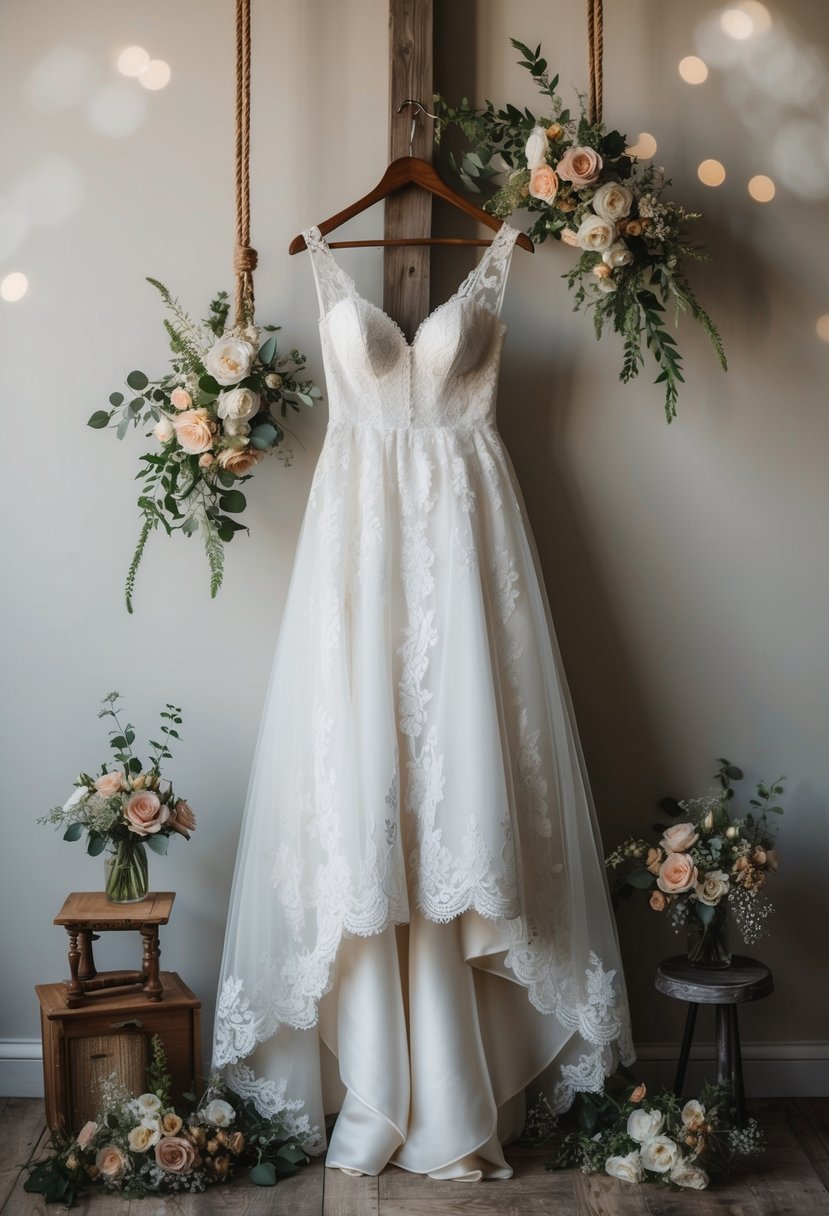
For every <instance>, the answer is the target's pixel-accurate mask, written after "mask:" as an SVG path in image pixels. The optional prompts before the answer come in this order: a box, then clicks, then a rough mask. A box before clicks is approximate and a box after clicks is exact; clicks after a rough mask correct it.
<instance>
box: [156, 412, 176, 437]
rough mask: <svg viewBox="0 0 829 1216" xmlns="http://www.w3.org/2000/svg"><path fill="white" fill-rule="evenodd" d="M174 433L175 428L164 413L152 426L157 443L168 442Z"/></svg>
mask: <svg viewBox="0 0 829 1216" xmlns="http://www.w3.org/2000/svg"><path fill="white" fill-rule="evenodd" d="M175 433H176V428H175V427H174V426H173V424H172V422H171V421H170V419H169V418H168V417H167V415H166V414H163V415H162V416H161V418H159V420H158V422H157V423H156V424H155V426H154V427H153V434H154V435H155V437H156V439H157V440H158V442H159V443H169V442H170V440H171V439H172V438H173V436H174V435H175Z"/></svg>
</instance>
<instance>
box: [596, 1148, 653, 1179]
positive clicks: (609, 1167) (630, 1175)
mask: <svg viewBox="0 0 829 1216" xmlns="http://www.w3.org/2000/svg"><path fill="white" fill-rule="evenodd" d="M604 1168H605V1173H606V1174H609V1175H610V1177H611V1178H621V1179H622V1182H641V1180H642V1179H643V1178H644V1176H645V1171H644V1170H643V1169H642V1158H641V1156H640V1155H639V1149H638V1148H637V1149H634V1151H633V1152H632V1153H628V1155H627V1156H626V1157H608V1159H607V1161H605V1163H604Z"/></svg>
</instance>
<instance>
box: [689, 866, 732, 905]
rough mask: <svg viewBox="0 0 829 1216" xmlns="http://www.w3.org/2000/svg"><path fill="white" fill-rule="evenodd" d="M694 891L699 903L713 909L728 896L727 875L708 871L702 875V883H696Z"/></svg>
mask: <svg viewBox="0 0 829 1216" xmlns="http://www.w3.org/2000/svg"><path fill="white" fill-rule="evenodd" d="M695 890H696V896H697V899H698V900H699V901H700V903H701V904H708V905H709V906H710V907H712V908H713V907H714V905H715V904H718V903H719V902H720V900H721V899H722V898H723V896H725V895H727V894H728V875H727V874H726V873H725V872H724V871H723V870H709V871H708V873H707V874H703V876H702V882H698V883H697V885H696V888H695Z"/></svg>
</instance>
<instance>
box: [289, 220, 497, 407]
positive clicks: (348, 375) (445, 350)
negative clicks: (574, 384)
mask: <svg viewBox="0 0 829 1216" xmlns="http://www.w3.org/2000/svg"><path fill="white" fill-rule="evenodd" d="M302 235H303V236H304V237H305V243H306V244H307V246H308V249H309V250H310V253H311V263H312V266H313V269H314V278H315V280H316V284H317V293H318V296H319V302H320V318H319V325H320V336H321V343H322V355H323V363H324V367H325V378H326V383H327V387H328V397H329V410H330V415H329V417H330V423H331V425H334V426H336V425H338V424H340V425H363V426H369V427H373V428H378V429H380V430H396V429H400V428H408V427H414V428H420V427H452V428H454V429H467V428H470V427H476V426H481V425H487V424H493V423H494V416H495V395H496V391H497V383H498V367H499V362H500V356H501V346H502V343H503V339H504V334H505V332H506V326H505V325H504V324H503V322H502V321H501V319H500V312H501V302H502V299H503V295H504V288H505V285H506V280H507V273H508V270H509V264H510V259H511V256H512V251H513V248H514V246H515V240H516V238H517V236H518V229H516V228H513V227H512V226H511V225H510V224H508V223H504V224H502V226H501V228H500V229H499V230H498V232H497V233H496V236H495V238H494V240H493V242H492V244H491V245H489V246H488V247H487V249H486V251H485V253H484V255H483V257H482V259H481V261H480V262H479V263H478V265H477V266H476V267H475V268H474V269H473V270H472V271H471V272H470V274H468V275H467V277H466V278H465V279H464V281H463V283H462V284H461V285H460V287H459V288H458V290H457V291H456V292H455V293H454V294H453V295H452V296H451V297H450V298H449V299H448V300H447V301H446V302H445V303H444V304H441V305H440V306H439V307H438V308H436V309H435V310H434V311H433V312H431V313H430V314H429V316H428V317H426V318H425V320H424V321H422V322H421V324H420V326H419V327H418V330H417V333H416V334H415V336H414V338H413V339H412V341H411V342H409V341H407V339H406V335H405V334H404V333H403V331H402V330H401V328H400V326H399V325H398V324H397V323H396V322H395V321H394V320H393V319H392V318H391V317H390V316H389V315H388V314H387V313H385V312H384V311H383V310H382V308H379V307H378V306H377V305H376V304H374V303H372V302H371V301H370V300H366V299H364V298H363V297H362V296H361V295H360V293H359V292H358V291H357V288H356V285H355V283H354V281H353V279H352V278H351V277H350V276H349V275H347V274H346V273H345V271H344V270H343V269H342V267H341V266H340V265H339V264H338V263H337V262H336V260H335V259H334V256H333V254H332V252H331V250H330V248H329V247H328V244H327V243H326V241H325V240H324V239H323V237H322V236H321V234H320V230H319V228H316V227H314V228H308V229H306V230H305V231H304V232H303V234H302Z"/></svg>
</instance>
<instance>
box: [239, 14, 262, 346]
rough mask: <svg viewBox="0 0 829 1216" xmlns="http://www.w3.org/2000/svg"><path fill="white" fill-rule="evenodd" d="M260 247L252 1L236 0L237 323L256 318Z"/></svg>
mask: <svg viewBox="0 0 829 1216" xmlns="http://www.w3.org/2000/svg"><path fill="white" fill-rule="evenodd" d="M257 260H258V258H257V253H256V250H255V249H253V248H251V244H250V0H236V249H235V254H234V258H233V269H234V271H235V273H236V324H237V325H246V324H248V323H249V322H250V321H251V320H252V319H253V271H254V270H255V269H256V263H257Z"/></svg>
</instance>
